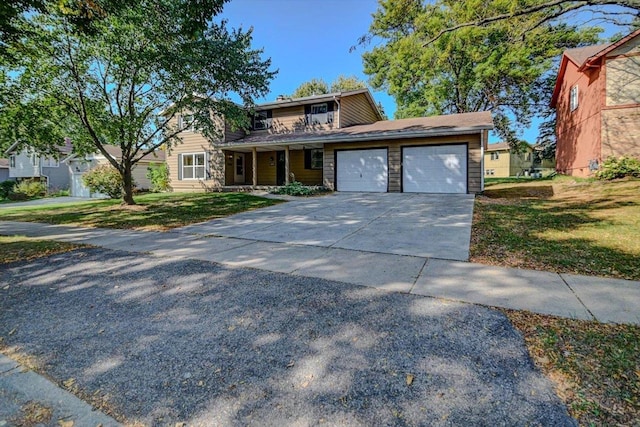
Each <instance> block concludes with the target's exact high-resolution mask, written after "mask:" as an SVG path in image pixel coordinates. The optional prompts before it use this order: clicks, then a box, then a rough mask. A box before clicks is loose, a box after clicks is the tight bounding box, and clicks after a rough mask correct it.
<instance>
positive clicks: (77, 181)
mask: <svg viewBox="0 0 640 427" xmlns="http://www.w3.org/2000/svg"><path fill="white" fill-rule="evenodd" d="M104 148H105V150H106V151H107V153H108V154H109V155H110V156H111V157H112V158H114V159H116V160H120V158H121V157H122V150H121V149H120V147H116V146H115V145H106V146H105V147H104ZM164 161H165V155H164V151H162V150H158V151H156V152H154V153H151V154H147V155H146V156H144V157H143V158H142V159H141V160H140V161H139V162H138V163H137V164H136V165H135V166H134V168H133V171H132V173H133V182H134V184H135V187H136V188H137V189H139V190H148V189H149V188H151V182H150V181H149V178H147V168H148V167H149V166H151V165H152V164H161V163H164ZM61 162H62V163H64V164H65V165H66V166H67V167H66V169H67V170H68V173H69V177H70V189H71V192H70V193H71V196H74V197H97V198H100V197H103V196H104V195H102V194H98V193H91V191H90V190H89V188H88V187H87V186H86V185H84V182H83V181H82V175H84V174H85V173H87V172H88V171H89V170H91V169H93V168H95V167H97V166H99V165H106V164H110V163H109V160H108V159H107V158H106V157H105V156H104V155H103V154H102V153H97V154H89V155H86V156H78V155H76V154H70V155H69V156H67V157H66V158H64V159H63V160H62V161H61Z"/></svg>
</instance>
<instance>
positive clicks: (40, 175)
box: [5, 141, 72, 191]
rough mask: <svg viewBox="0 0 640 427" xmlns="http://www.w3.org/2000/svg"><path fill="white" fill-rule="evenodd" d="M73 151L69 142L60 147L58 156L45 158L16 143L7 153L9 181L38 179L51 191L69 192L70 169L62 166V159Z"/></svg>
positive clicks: (31, 149)
mask: <svg viewBox="0 0 640 427" xmlns="http://www.w3.org/2000/svg"><path fill="white" fill-rule="evenodd" d="M71 150H72V147H71V143H70V142H69V141H67V142H66V144H65V145H63V146H60V147H58V154H57V155H54V156H44V155H41V154H39V153H38V152H36V151H35V150H34V149H33V148H31V147H29V146H21V145H20V144H19V143H17V142H16V143H14V144H13V145H11V146H10V147H9V148H8V149H7V151H6V152H5V154H6V156H7V157H8V158H9V179H15V180H17V181H21V180H24V179H36V180H40V181H43V182H45V184H46V186H47V189H48V190H49V191H52V190H67V189H68V188H69V185H70V176H69V169H68V168H67V167H66V165H61V164H60V159H61V158H63V157H65V156H68V155H69V154H70V153H71Z"/></svg>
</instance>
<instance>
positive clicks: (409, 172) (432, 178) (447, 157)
mask: <svg viewBox="0 0 640 427" xmlns="http://www.w3.org/2000/svg"><path fill="white" fill-rule="evenodd" d="M467 153H468V148H467V144H447V145H432V146H425V147H403V148H402V191H403V192H405V193H463V194H466V193H467Z"/></svg>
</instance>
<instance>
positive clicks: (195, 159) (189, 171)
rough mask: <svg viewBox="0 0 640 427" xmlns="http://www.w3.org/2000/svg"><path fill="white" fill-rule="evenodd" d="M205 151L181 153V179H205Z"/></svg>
mask: <svg viewBox="0 0 640 427" xmlns="http://www.w3.org/2000/svg"><path fill="white" fill-rule="evenodd" d="M205 157H206V156H205V153H194V154H183V155H182V156H181V159H182V160H181V164H180V171H181V172H182V173H181V176H182V179H205V176H206V164H205Z"/></svg>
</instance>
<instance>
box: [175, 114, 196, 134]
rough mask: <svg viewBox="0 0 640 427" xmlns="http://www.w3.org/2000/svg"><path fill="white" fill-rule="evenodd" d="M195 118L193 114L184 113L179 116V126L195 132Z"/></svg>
mask: <svg viewBox="0 0 640 427" xmlns="http://www.w3.org/2000/svg"><path fill="white" fill-rule="evenodd" d="M194 125H195V119H194V116H193V114H182V115H180V116H178V127H179V128H180V130H183V131H189V132H193V131H194V130H195V126H194Z"/></svg>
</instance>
